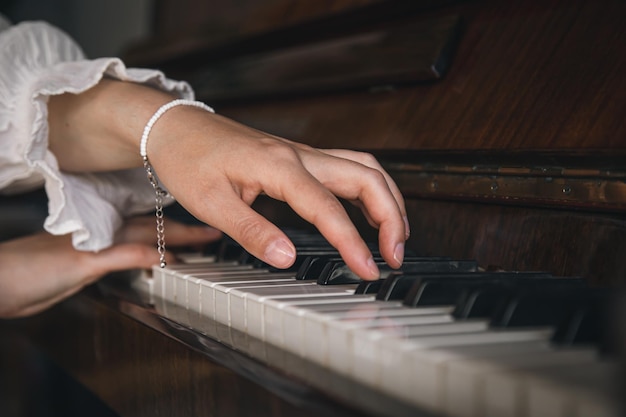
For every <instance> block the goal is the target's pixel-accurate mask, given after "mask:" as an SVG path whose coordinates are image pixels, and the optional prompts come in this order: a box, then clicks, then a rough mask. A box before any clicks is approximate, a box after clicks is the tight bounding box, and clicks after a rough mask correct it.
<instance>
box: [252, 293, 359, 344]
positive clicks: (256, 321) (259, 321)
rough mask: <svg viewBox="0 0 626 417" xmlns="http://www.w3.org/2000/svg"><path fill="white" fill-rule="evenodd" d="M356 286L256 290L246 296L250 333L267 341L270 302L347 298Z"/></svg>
mask: <svg viewBox="0 0 626 417" xmlns="http://www.w3.org/2000/svg"><path fill="white" fill-rule="evenodd" d="M354 288H355V286H353V285H347V286H344V285H328V286H320V285H317V284H315V283H312V284H306V285H300V286H290V287H278V288H276V290H273V289H270V290H269V291H268V289H263V288H255V289H251V290H250V292H248V293H247V294H245V296H244V303H245V308H244V310H245V314H246V323H247V326H246V328H247V331H248V333H249V334H250V335H251V336H253V337H256V338H258V339H260V340H265V314H264V313H265V308H264V305H265V303H267V302H271V301H270V300H272V301H273V300H280V299H288V298H294V297H301V298H304V297H305V296H306V297H310V298H312V299H315V298H323V297H345V296H346V295H352V294H353V292H354Z"/></svg>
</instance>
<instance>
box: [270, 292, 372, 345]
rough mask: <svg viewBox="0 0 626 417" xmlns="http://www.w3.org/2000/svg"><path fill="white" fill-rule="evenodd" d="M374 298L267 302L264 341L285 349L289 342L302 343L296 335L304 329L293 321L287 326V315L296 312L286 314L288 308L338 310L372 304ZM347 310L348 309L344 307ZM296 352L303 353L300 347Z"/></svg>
mask: <svg viewBox="0 0 626 417" xmlns="http://www.w3.org/2000/svg"><path fill="white" fill-rule="evenodd" d="M374 300H375V299H374V296H371V295H352V294H348V295H345V296H333V297H327V298H324V297H322V298H320V297H316V298H313V299H312V298H310V297H308V298H302V297H294V298H285V299H279V300H277V301H276V302H267V303H264V305H263V309H264V310H263V315H264V317H265V330H264V332H263V337H264V341H266V342H268V343H272V344H273V345H275V346H278V347H282V348H285V347H286V343H288V341H291V342H295V343H297V344H298V345H299V344H300V342H301V341H302V336H301V335H300V337H296V336H295V334H301V331H302V327H299V326H300V325H297V326H298V328H299V330H298V328H296V325H294V324H293V322H292V321H290V322H289V324H287V325H285V322H286V321H289V319H286V318H285V315H286V314H291V315H295V316H296V317H297V314H295V313H294V310H293V309H292V311H290V312H285V311H284V308H285V307H287V306H291V307H293V308H295V309H308V308H311V306H315V307H318V308H319V307H320V306H325V307H329V306H333V307H334V308H335V309H337V308H338V307H337V306H338V305H341V306H348V305H350V306H352V305H355V304H357V303H372V302H373V301H374ZM344 308H346V307H344ZM295 343H291V346H292V347H293V346H295ZM293 351H294V352H301V349H300V347H297V348H295V350H293Z"/></svg>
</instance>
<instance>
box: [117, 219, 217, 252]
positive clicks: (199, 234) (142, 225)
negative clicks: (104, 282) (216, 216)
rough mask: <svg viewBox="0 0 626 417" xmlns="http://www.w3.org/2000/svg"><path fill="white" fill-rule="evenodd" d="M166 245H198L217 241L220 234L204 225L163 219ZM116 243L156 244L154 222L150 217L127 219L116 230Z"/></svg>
mask: <svg viewBox="0 0 626 417" xmlns="http://www.w3.org/2000/svg"><path fill="white" fill-rule="evenodd" d="M165 233H166V234H167V244H168V245H171V246H184V245H198V244H204V243H209V242H213V241H215V240H218V239H219V238H220V237H221V236H222V233H221V232H220V231H219V230H217V229H214V228H212V227H208V226H204V225H187V224H184V223H180V222H177V221H174V220H171V219H165ZM115 241H116V243H145V244H154V243H155V242H156V220H155V218H154V217H152V216H141V217H135V218H132V219H128V220H127V221H126V223H125V224H124V226H122V228H120V230H118V232H117V233H116V237H115Z"/></svg>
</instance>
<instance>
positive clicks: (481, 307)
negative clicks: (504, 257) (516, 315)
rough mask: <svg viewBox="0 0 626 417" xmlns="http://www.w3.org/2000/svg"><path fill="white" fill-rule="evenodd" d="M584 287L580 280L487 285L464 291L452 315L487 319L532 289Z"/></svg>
mask: <svg viewBox="0 0 626 417" xmlns="http://www.w3.org/2000/svg"><path fill="white" fill-rule="evenodd" d="M582 286H586V283H585V281H584V280H583V279H581V278H561V277H559V278H541V277H539V278H537V277H536V278H533V279H532V280H524V279H519V278H518V279H516V280H508V281H502V282H498V283H488V284H485V285H482V286H479V287H478V288H471V287H469V288H466V289H464V290H463V291H462V292H461V294H460V295H459V298H458V299H457V303H456V306H455V309H454V312H453V313H452V314H453V315H454V317H456V318H459V319H469V318H489V317H491V316H493V315H494V314H495V312H496V311H497V310H498V309H499V308H503V306H504V305H505V304H506V303H507V302H508V300H509V299H511V297H513V296H515V294H517V293H520V292H522V291H528V290H530V289H532V288H535V287H536V288H538V289H543V290H545V291H550V290H552V289H554V290H556V291H565V290H568V289H570V288H576V287H582Z"/></svg>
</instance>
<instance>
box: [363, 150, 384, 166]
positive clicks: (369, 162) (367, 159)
mask: <svg viewBox="0 0 626 417" xmlns="http://www.w3.org/2000/svg"><path fill="white" fill-rule="evenodd" d="M358 162H359V163H361V164H363V165H365V166H368V167H370V168H377V167H378V166H380V164H379V163H378V160H377V159H376V157H375V156H374V155H372V154H371V153H368V152H359V154H358Z"/></svg>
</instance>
